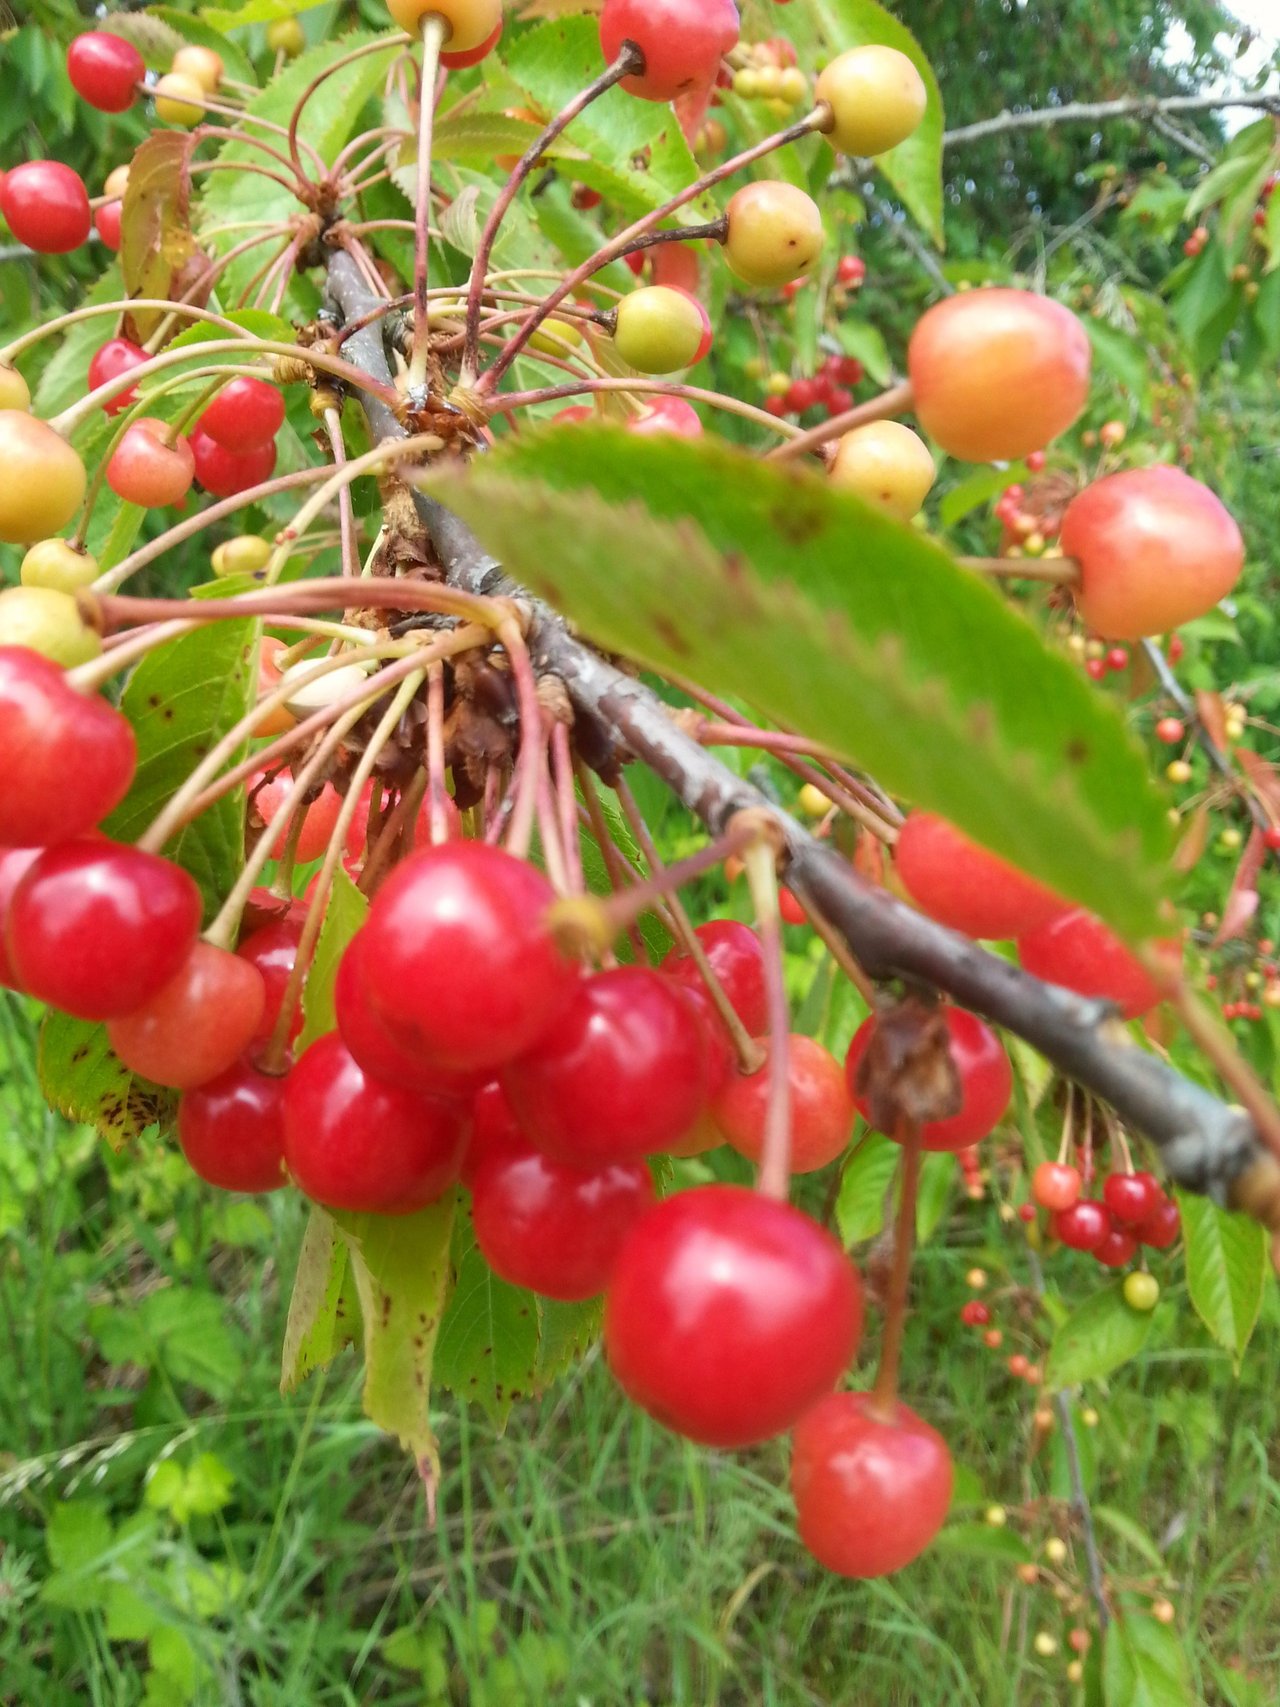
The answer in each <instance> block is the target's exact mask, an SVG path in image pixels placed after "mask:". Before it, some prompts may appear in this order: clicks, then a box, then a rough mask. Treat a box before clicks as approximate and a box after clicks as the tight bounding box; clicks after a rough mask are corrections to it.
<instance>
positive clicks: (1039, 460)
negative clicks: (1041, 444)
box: [1025, 450, 1049, 474]
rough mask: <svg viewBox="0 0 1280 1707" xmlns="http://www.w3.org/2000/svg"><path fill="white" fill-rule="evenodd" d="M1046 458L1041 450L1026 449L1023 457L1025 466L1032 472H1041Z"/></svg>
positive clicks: (1046, 460)
mask: <svg viewBox="0 0 1280 1707" xmlns="http://www.w3.org/2000/svg"><path fill="white" fill-rule="evenodd" d="M1048 460H1049V459H1048V457H1047V456H1046V455H1045V453H1044V452H1043V451H1042V450H1033V451H1028V452H1027V455H1026V458H1025V461H1026V464H1027V467H1028V468H1029V469H1030V470H1031V472H1032V474H1039V473H1041V472H1042V471H1043V469H1044V465H1045V464H1046V463H1047V462H1048Z"/></svg>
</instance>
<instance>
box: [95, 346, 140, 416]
mask: <svg viewBox="0 0 1280 1707" xmlns="http://www.w3.org/2000/svg"><path fill="white" fill-rule="evenodd" d="M146 360H147V352H146V351H145V350H144V349H143V348H142V346H141V345H140V344H135V343H134V342H133V339H132V338H108V339H107V341H106V343H105V344H102V345H101V346H100V347H99V348H98V349H96V350H95V351H94V352H93V357H92V359H91V360H90V362H89V389H90V391H96V390H97V389H98V387H99V386H100V385H105V384H106V383H107V381H108V380H112V379H117V378H118V377H119V376H120V375H121V374H122V373H128V372H129V370H130V369H131V368H135V367H140V366H141V364H142V363H143V362H145V361H146ZM137 401H138V393H137V391H136V390H128V391H117V392H116V394H115V396H114V397H112V398H111V399H110V400H109V401H108V402H106V403H104V404H103V405H102V407H103V409H104V411H105V412H106V413H107V414H108V415H118V414H120V412H121V411H122V410H124V409H129V408H132V406H133V405H134V404H135V403H136V402H137Z"/></svg>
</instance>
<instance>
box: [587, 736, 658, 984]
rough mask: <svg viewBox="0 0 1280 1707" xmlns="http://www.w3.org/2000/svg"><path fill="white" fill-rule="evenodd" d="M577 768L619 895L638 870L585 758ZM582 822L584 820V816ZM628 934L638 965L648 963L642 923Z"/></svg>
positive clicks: (592, 826) (611, 881)
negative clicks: (621, 841) (620, 840)
mask: <svg viewBox="0 0 1280 1707" xmlns="http://www.w3.org/2000/svg"><path fill="white" fill-rule="evenodd" d="M574 768H575V770H576V771H577V773H578V786H579V788H580V789H581V791H582V798H583V801H584V802H585V805H584V807H583V811H584V812H585V815H586V821H587V824H588V826H589V827H590V830H591V833H592V835H593V836H594V837H595V841H596V846H597V847H598V848H599V849H600V857H601V859H603V861H604V868H605V870H606V872H607V873H608V875H609V884H610V887H611V888H612V889H613V891H614V893H615V894H620V893H621V892H622V891H623V890H624V889H627V888H629V887H630V886H631V883H632V882H633V881H634V878H635V876H636V873H635V871H634V868H633V867H632V865H631V862H630V860H628V859H627V857H626V855H625V854H624V853H623V852H622V850H621V848H619V846H618V844H617V842H616V841H615V840H614V839H613V834H612V832H611V830H610V828H609V824H608V821H607V820H606V818H605V815H604V810H603V808H602V807H601V805H600V795H599V793H598V791H597V789H596V779H595V777H594V775H593V774H592V772H591V771H590V770H588V768H587V766H586V765H585V764H583V762H582V760H581V759H578V760H575V763H574ZM579 822H581V818H580V819H579ZM627 935H628V937H629V938H630V939H631V951H632V953H633V954H634V955H635V957H636V964H637V965H638V966H644V965H647V963H648V960H649V950H648V948H647V947H646V946H645V940H644V938H643V936H641V934H640V929H639V926H638V925H637V924H636V921H635V920H634V919H632V920H631V922H630V923H629V924H628V925H627Z"/></svg>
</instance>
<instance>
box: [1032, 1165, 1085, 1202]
mask: <svg viewBox="0 0 1280 1707" xmlns="http://www.w3.org/2000/svg"><path fill="white" fill-rule="evenodd" d="M1083 1189H1084V1181H1083V1180H1082V1179H1081V1178H1080V1170H1079V1168H1073V1167H1072V1166H1071V1165H1070V1163H1068V1162H1041V1163H1040V1166H1039V1167H1038V1168H1037V1169H1036V1171H1035V1173H1034V1174H1032V1176H1031V1195H1032V1197H1034V1198H1035V1200H1036V1202H1037V1203H1038V1204H1039V1205H1040V1207H1041V1209H1052V1210H1054V1211H1057V1210H1060V1209H1070V1208H1071V1206H1072V1204H1073V1203H1078V1202H1079V1201H1080V1193H1081V1192H1082V1191H1083Z"/></svg>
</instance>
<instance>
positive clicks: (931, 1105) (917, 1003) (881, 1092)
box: [854, 996, 961, 1133]
mask: <svg viewBox="0 0 1280 1707" xmlns="http://www.w3.org/2000/svg"><path fill="white" fill-rule="evenodd" d="M854 1090H855V1092H856V1094H857V1095H858V1096H859V1097H862V1098H865V1100H866V1102H867V1105H868V1109H869V1112H870V1116H871V1124H872V1125H873V1126H875V1127H876V1128H878V1130H879V1131H881V1132H890V1133H892V1132H896V1131H898V1129H899V1128H900V1127H901V1126H903V1125H908V1124H909V1125H917V1126H923V1125H925V1124H926V1123H927V1122H928V1121H933V1120H946V1119H948V1118H949V1117H950V1116H951V1115H953V1114H958V1113H959V1112H960V1103H961V1085H960V1074H959V1073H958V1072H957V1070H956V1064H955V1062H954V1061H953V1060H952V1058H951V1049H950V1033H949V1031H948V1029H947V1021H946V1015H945V1014H944V1012H943V1011H942V1009H941V1008H937V1007H932V1006H930V1005H929V1004H928V1003H926V1002H923V1001H921V1000H920V999H919V997H916V996H908V997H907V998H906V999H905V1000H904V1001H901V1002H898V1003H896V1004H895V1005H894V1006H893V1007H891V1008H886V1009H885V1010H884V1011H883V1012H882V1013H881V1014H880V1015H879V1016H878V1018H877V1020H876V1024H875V1027H874V1030H873V1031H872V1035H871V1042H870V1043H869V1044H868V1046H867V1049H866V1053H865V1054H864V1055H863V1057H862V1060H861V1061H860V1062H859V1063H858V1073H857V1082H856V1084H855V1086H854Z"/></svg>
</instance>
